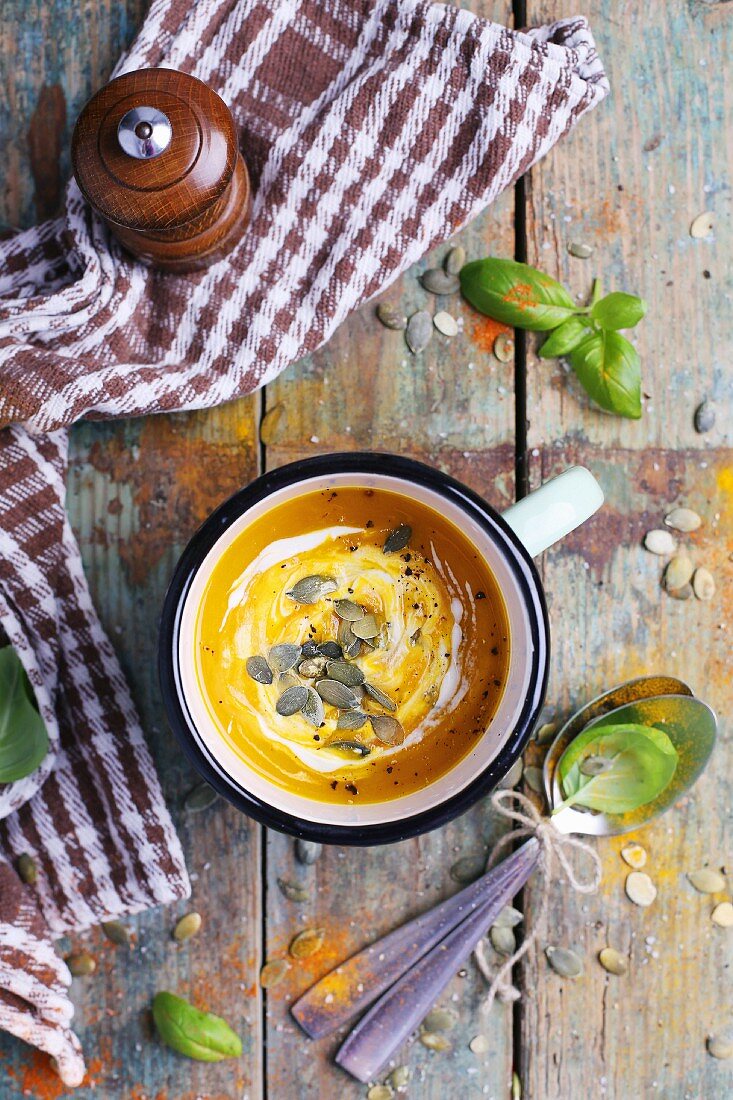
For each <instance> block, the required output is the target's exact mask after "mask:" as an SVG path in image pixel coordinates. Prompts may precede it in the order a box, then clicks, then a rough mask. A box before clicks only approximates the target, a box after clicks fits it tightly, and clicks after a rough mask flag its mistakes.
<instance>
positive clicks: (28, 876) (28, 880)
mask: <svg viewBox="0 0 733 1100" xmlns="http://www.w3.org/2000/svg"><path fill="white" fill-rule="evenodd" d="M17 866H18V876H19V877H20V881H21V882H24V883H25V884H26V886H35V884H36V882H37V881H38V868H37V867H36V861H35V859H34V858H33V856H30V855H28V853H27V852H23V854H22V855H21V856H18V864H17Z"/></svg>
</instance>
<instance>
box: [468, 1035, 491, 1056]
mask: <svg viewBox="0 0 733 1100" xmlns="http://www.w3.org/2000/svg"><path fill="white" fill-rule="evenodd" d="M490 1047H491V1044H490V1043H489V1040H488V1038H487V1037H486V1035H474V1037H473V1039H472V1040H471V1042H470V1043H469V1044H468V1049H469V1050H470V1051H471V1053H472V1054H488V1052H489V1049H490Z"/></svg>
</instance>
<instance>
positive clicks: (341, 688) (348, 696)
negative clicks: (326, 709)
mask: <svg viewBox="0 0 733 1100" xmlns="http://www.w3.org/2000/svg"><path fill="white" fill-rule="evenodd" d="M316 691H317V692H318V694H319V695H320V697H321V699H323V701H324V702H325V703H330V704H331V706H332V707H338V708H339V710H353V708H354V707H356V706H357V705H358V703H359V696H358V695H357V694H356V692H355V691H353V690H352V689H351V688H349V687H347V686H346V684H340V683H339V681H338V680H328V679H325V680H318V682H317V683H316Z"/></svg>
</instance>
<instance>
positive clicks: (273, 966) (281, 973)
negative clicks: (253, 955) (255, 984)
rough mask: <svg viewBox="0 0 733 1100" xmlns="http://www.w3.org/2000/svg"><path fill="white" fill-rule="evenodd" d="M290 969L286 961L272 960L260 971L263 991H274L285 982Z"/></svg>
mask: <svg viewBox="0 0 733 1100" xmlns="http://www.w3.org/2000/svg"><path fill="white" fill-rule="evenodd" d="M289 969H290V967H289V966H288V964H287V963H286V961H285V959H270V960H269V962H266V963H265V965H264V966H263V967H262V970H260V985H261V986H262V988H263V989H272V987H273V986H274V985H277V984H278V983H279V982H281V981H282V980H283V978H284V977H285V975H286V974H287V972H288V970H289Z"/></svg>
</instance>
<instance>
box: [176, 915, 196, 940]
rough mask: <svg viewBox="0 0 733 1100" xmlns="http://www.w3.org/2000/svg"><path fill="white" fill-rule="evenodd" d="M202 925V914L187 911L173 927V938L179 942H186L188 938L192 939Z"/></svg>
mask: <svg viewBox="0 0 733 1100" xmlns="http://www.w3.org/2000/svg"><path fill="white" fill-rule="evenodd" d="M200 927H201V914H200V913H186V915H185V917H181V919H180V920H179V921H178V923H177V924H176V926H175V928H174V929H173V939H174V940H176V941H177V942H178V943H185V942H186V940H190V939H191V937H192V936H195V935H196V933H197V932H198V930H199V929H200Z"/></svg>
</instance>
